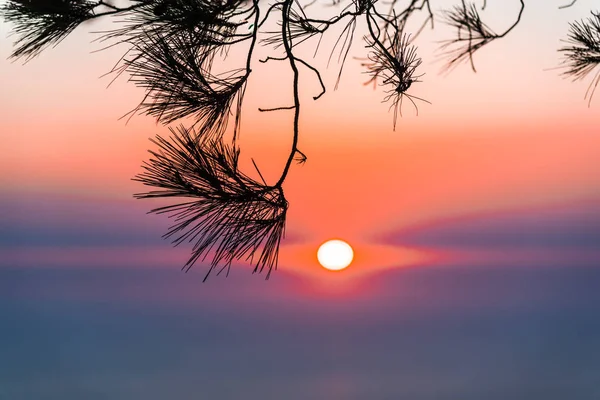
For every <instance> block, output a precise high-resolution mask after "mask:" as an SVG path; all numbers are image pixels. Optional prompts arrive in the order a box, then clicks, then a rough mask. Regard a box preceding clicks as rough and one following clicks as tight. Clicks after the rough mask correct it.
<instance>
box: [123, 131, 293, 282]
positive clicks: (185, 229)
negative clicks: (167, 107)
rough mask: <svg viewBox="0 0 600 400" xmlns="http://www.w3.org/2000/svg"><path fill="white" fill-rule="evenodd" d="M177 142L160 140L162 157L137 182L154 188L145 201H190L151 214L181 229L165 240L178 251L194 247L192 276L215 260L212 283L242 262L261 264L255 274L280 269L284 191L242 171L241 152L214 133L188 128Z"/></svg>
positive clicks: (141, 196)
mask: <svg viewBox="0 0 600 400" xmlns="http://www.w3.org/2000/svg"><path fill="white" fill-rule="evenodd" d="M170 131H171V134H172V135H171V137H170V138H168V139H167V138H163V137H161V136H157V138H156V139H155V140H153V142H154V143H155V144H156V145H157V146H158V150H154V151H150V153H151V154H152V158H150V160H149V161H148V162H146V163H144V166H143V168H144V172H143V173H141V174H139V175H137V176H136V177H135V178H134V180H136V181H139V182H141V183H143V184H144V185H146V186H150V187H152V188H154V189H153V190H151V191H149V192H145V193H140V194H136V195H135V197H136V198H139V199H144V198H177V199H183V198H187V199H190V200H189V201H180V202H178V203H176V204H172V205H168V206H164V207H159V208H156V209H153V210H152V211H151V212H152V213H156V214H167V215H169V217H170V218H173V220H174V225H173V226H172V227H171V228H170V229H169V231H168V232H167V233H166V234H165V235H164V237H165V238H170V239H172V240H173V243H174V244H175V245H180V244H182V243H184V242H189V243H193V251H192V256H191V257H190V259H189V260H188V262H187V263H186V264H185V266H184V269H186V270H189V269H190V268H191V267H192V266H193V265H194V264H195V263H196V262H197V261H199V260H200V261H204V260H205V259H206V258H207V257H209V256H210V257H212V260H211V263H210V265H211V266H210V268H209V270H208V272H207V274H206V277H205V280H206V279H207V278H208V276H209V275H210V274H211V272H213V271H214V270H217V273H220V272H221V271H222V270H224V269H227V270H229V268H230V266H231V263H232V262H233V261H235V260H247V261H249V262H251V263H253V264H254V272H263V271H264V270H267V278H268V277H269V275H270V273H271V271H272V270H273V269H276V268H277V259H278V252H279V244H280V242H281V239H282V237H283V236H284V232H285V217H286V212H287V208H288V202H287V201H286V199H285V197H284V195H283V190H282V189H281V187H277V186H268V185H266V184H264V183H261V182H258V181H255V180H254V179H252V178H250V177H248V176H247V175H245V174H244V173H243V172H241V171H240V170H239V168H238V158H239V150H238V149H236V148H234V147H231V146H227V145H225V144H224V143H223V141H222V139H221V138H220V137H218V136H217V135H214V134H211V133H210V132H196V131H195V130H193V129H186V128H184V127H183V126H180V127H179V128H178V129H177V130H174V129H172V128H171V129H170Z"/></svg>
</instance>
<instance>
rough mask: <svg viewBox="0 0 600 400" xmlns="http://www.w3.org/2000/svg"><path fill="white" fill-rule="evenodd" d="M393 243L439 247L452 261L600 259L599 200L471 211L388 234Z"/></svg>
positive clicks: (567, 261) (571, 261) (565, 262)
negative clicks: (503, 209)
mask: <svg viewBox="0 0 600 400" xmlns="http://www.w3.org/2000/svg"><path fill="white" fill-rule="evenodd" d="M383 240H384V241H385V242H387V243H389V244H393V245H402V246H414V247H417V248H428V249H432V250H433V249H435V250H436V251H438V252H441V253H444V252H445V253H446V254H447V255H448V257H446V260H448V259H451V258H453V257H452V255H454V258H455V259H456V260H459V259H460V261H461V262H467V261H468V262H482V263H484V264H490V263H511V262H516V263H527V264H532V263H538V264H544V265H545V264H547V263H552V264H553V265H558V264H562V265H569V264H582V263H583V264H586V265H590V264H595V265H599V264H600V206H599V205H598V204H595V203H584V204H570V205H562V206H553V207H544V208H535V209H527V210H513V211H509V212H497V213H488V214H478V215H465V216H463V217H460V218H454V219H449V220H444V221H434V222H431V223H428V224H423V225H420V226H414V227H411V228H408V229H403V230H401V231H398V232H394V233H391V234H388V235H386V236H385V237H384V239H383Z"/></svg>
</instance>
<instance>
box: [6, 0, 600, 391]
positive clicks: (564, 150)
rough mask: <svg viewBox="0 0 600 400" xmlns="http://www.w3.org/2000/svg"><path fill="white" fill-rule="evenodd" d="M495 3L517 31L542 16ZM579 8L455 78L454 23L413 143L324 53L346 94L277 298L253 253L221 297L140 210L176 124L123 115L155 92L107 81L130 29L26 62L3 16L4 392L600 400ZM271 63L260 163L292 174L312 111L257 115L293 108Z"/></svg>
mask: <svg viewBox="0 0 600 400" xmlns="http://www.w3.org/2000/svg"><path fill="white" fill-rule="evenodd" d="M0 3H2V1H1V0H0ZM432 3H436V4H435V7H439V6H441V3H444V2H439V1H438V2H432ZM488 3H489V4H488V6H487V9H486V12H485V13H484V14H483V15H484V16H486V17H487V18H488V19H487V20H486V21H487V22H488V25H490V26H491V27H493V28H494V29H496V30H497V31H502V30H503V29H504V28H505V27H506V26H508V25H510V24H511V23H512V20H513V18H514V16H515V13H517V12H518V10H519V5H518V1H489V2H488ZM563 3H565V2H564V1H547V0H532V1H528V2H527V3H526V8H525V11H524V14H523V20H522V23H521V24H520V25H518V26H517V27H516V28H515V30H514V31H513V32H511V33H510V34H509V35H507V36H506V37H505V38H503V39H502V40H498V41H497V42H494V43H491V44H490V45H489V46H486V47H484V48H483V49H482V50H480V51H479V52H477V53H476V54H475V57H474V60H475V65H476V67H477V73H473V71H472V70H471V69H470V68H469V66H468V65H460V66H459V67H458V68H456V69H455V70H453V71H452V72H450V73H449V74H440V70H441V69H442V67H443V61H437V58H438V57H439V54H438V53H437V50H436V49H437V48H438V44H439V43H438V42H439V41H440V40H444V39H447V38H449V37H452V34H453V32H452V31H451V30H449V29H448V28H446V27H444V26H443V25H442V24H441V23H437V24H436V29H435V30H433V31H430V30H425V31H424V32H423V34H422V35H421V36H419V38H418V40H417V41H416V44H417V45H418V46H419V55H420V56H421V57H422V58H423V65H422V67H421V68H422V71H421V72H423V73H425V75H424V76H423V78H422V80H423V82H422V83H418V84H414V85H413V88H414V89H411V93H412V94H414V95H416V96H419V97H422V98H425V99H427V100H428V101H430V102H431V103H432V104H425V103H419V113H418V116H417V115H416V112H415V110H414V108H412V106H411V105H410V104H408V103H407V104H405V107H404V108H403V117H402V118H399V119H398V123H397V126H396V129H395V131H394V130H393V129H392V128H393V123H392V112H389V111H388V108H389V104H385V103H381V100H382V98H383V97H384V94H383V91H382V90H381V89H377V90H373V88H372V86H364V85H363V84H362V83H363V82H365V81H366V79H367V75H365V74H363V70H362V69H361V67H360V61H359V60H355V59H349V60H348V61H347V64H346V66H345V68H344V73H343V76H342V80H341V83H340V87H339V89H338V90H337V91H334V90H333V86H334V85H335V78H336V74H337V65H335V63H334V62H332V64H331V65H330V67H329V68H328V69H326V67H327V56H328V52H327V50H322V51H321V52H319V53H318V54H317V57H316V58H315V60H314V64H315V65H316V66H318V67H320V68H322V69H323V70H324V71H326V72H325V73H324V80H325V84H326V86H327V89H328V92H327V93H326V95H325V96H323V97H322V98H321V99H320V100H318V101H316V102H314V101H312V100H311V96H312V95H314V93H316V92H318V89H319V87H318V83H317V82H316V81H315V79H314V75H311V74H310V73H308V72H304V73H303V74H302V75H301V88H302V90H301V91H302V96H303V111H302V116H301V120H300V145H299V148H300V149H301V150H302V152H303V153H304V154H306V155H307V157H308V160H307V162H306V164H304V165H295V166H293V167H292V170H291V173H290V176H289V179H288V180H287V181H286V184H285V186H284V189H285V192H286V198H287V200H288V201H289V202H290V208H289V212H288V222H287V228H286V239H285V240H284V241H283V243H282V247H281V256H280V260H279V267H278V270H277V271H275V272H274V273H273V274H272V275H271V279H270V280H269V281H266V282H265V281H264V275H252V274H251V267H250V266H248V265H245V264H243V263H240V264H239V265H235V266H234V267H233V268H232V271H231V273H230V276H229V277H228V278H225V277H224V276H219V277H216V276H213V277H211V278H210V279H209V280H208V282H206V283H202V282H201V280H202V278H203V277H204V274H205V272H206V270H207V266H206V265H203V264H201V263H199V264H197V265H196V266H195V267H194V268H193V269H192V270H191V271H190V272H189V273H188V274H184V273H183V272H180V267H181V266H182V265H183V264H184V263H185V261H186V260H187V257H188V256H189V250H190V248H189V247H183V246H182V247H178V248H172V247H171V245H170V244H169V243H168V242H167V241H163V240H162V239H161V235H162V234H163V233H164V232H165V231H166V229H167V228H168V227H169V221H168V219H167V218H165V217H164V216H156V215H147V214H146V212H147V211H148V210H149V209H150V208H152V207H153V206H155V205H157V204H159V203H160V204H164V203H161V202H153V201H142V200H135V199H133V196H132V195H133V194H134V193H138V192H141V191H144V187H143V186H141V184H139V183H137V182H133V181H132V180H131V178H132V177H133V176H134V175H135V174H137V173H139V172H141V168H140V166H141V163H142V162H143V161H144V160H146V159H147V157H148V153H147V150H148V149H150V148H153V147H152V146H153V145H152V144H151V143H150V141H149V138H152V137H153V136H154V135H156V134H159V133H162V134H165V133H166V132H167V128H166V127H164V126H161V125H157V124H156V122H155V121H154V120H153V119H152V118H150V117H145V116H135V117H133V118H132V119H131V120H130V121H129V122H128V123H126V118H125V119H119V118H120V117H121V116H123V115H124V114H126V113H127V112H128V111H130V110H131V109H132V108H134V107H135V106H136V105H137V103H138V102H139V101H140V100H141V98H142V96H143V91H141V90H140V89H137V88H135V87H134V86H133V84H131V83H128V82H127V79H126V78H125V77H121V78H120V79H118V80H116V81H115V82H114V83H113V84H112V85H111V86H110V87H109V88H107V85H108V84H109V83H110V81H111V77H101V76H102V75H103V74H104V73H106V72H108V71H109V70H110V68H111V67H112V66H113V65H114V64H115V62H117V60H118V59H119V57H120V56H121V55H122V53H123V48H120V47H116V48H111V49H108V50H104V51H101V52H94V53H92V51H93V50H97V49H99V48H101V47H102V46H101V45H100V44H99V43H90V42H91V41H92V40H93V39H94V38H96V37H97V35H93V34H90V33H88V31H94V30H98V31H99V30H102V29H103V28H106V27H110V24H108V25H107V24H103V23H94V24H89V25H86V26H84V27H83V28H80V29H77V30H76V31H75V33H74V34H73V35H71V36H69V37H68V38H67V39H66V40H65V41H63V42H62V43H61V44H60V45H59V46H58V47H56V48H54V49H49V50H47V51H45V52H44V53H43V54H42V55H41V56H40V57H38V58H36V59H34V60H32V61H31V62H29V63H27V64H26V65H22V63H21V62H19V61H16V62H11V61H10V60H7V58H8V56H9V54H10V53H11V48H12V40H13V39H12V38H11V37H9V36H8V33H9V31H10V29H11V28H10V26H9V25H8V24H7V23H5V22H4V21H1V22H0V88H1V89H0V92H1V95H0V109H1V110H2V118H0V136H1V141H2V149H3V152H2V157H0V185H1V187H2V190H1V192H0V193H1V195H0V220H1V224H0V320H1V321H5V322H6V325H4V322H3V323H2V327H3V329H0V360H7V359H8V360H9V362H8V363H6V362H0V400H4V399H5V398H6V399H11V400H12V399H59V398H60V399H71V398H73V399H79V398H86V399H118V398H127V399H137V398H144V399H164V398H174V399H180V398H181V399H184V398H185V399H188V398H199V399H213V398H214V399H238V398H242V396H244V397H243V398H247V399H284V398H285V399H291V400H294V399H313V398H314V399H334V400H335V399H340V400H344V399H367V398H368V399H400V398H402V399H404V398H410V399H415V400H419V399H422V400H429V399H431V400H433V399H436V400H438V399H458V398H460V399H465V400H479V399H488V400H494V399H508V398H510V399H523V400H525V399H527V400H530V399H542V398H543V399H549V400H554V399H556V400H558V399H561V400H562V399H565V398H573V399H581V400H588V399H589V400H592V399H596V398H598V396H600V392H599V389H598V385H597V382H598V381H600V320H599V319H598V315H600V290H599V289H600V268H599V267H600V262H599V260H600V174H599V168H598V162H599V160H600V135H599V132H598V127H599V122H600V93H597V94H596V99H595V100H594V101H592V103H591V106H590V107H588V104H587V100H584V94H585V91H586V89H587V86H588V84H589V81H580V82H571V81H570V80H568V79H564V78H563V77H561V76H560V75H559V74H560V70H555V69H553V68H555V67H557V66H558V65H559V64H560V62H561V58H560V54H559V53H558V52H557V51H556V50H557V49H558V48H559V47H561V46H562V45H563V43H562V42H561V39H564V38H565V37H566V34H567V31H568V23H569V21H574V20H577V19H581V18H583V17H587V16H588V15H589V11H590V10H593V9H594V8H593V7H594V5H595V6H596V7H597V4H595V2H594V1H591V0H586V1H583V0H579V1H578V2H577V3H576V5H575V6H573V7H571V8H568V9H564V10H559V9H558V7H559V6H560V5H563ZM448 4H450V2H448ZM452 4H454V3H452ZM436 10H438V11H439V8H436V9H434V11H436ZM417 25H418V24H417ZM417 25H415V26H417ZM361 36H362V33H361V32H357V35H356V40H355V45H354V47H353V51H352V55H353V56H356V57H361V56H364V55H365V50H364V48H363V46H362V42H361V41H360V40H359V39H360V37H361ZM331 44H332V43H331V41H329V42H328V41H324V44H323V46H324V47H323V48H324V49H328V47H326V46H327V45H330V47H331ZM309 47H310V46H309ZM330 47H329V48H330ZM307 49H308V50H307V51H309V53H310V48H307ZM269 51H271V50H269V49H268V48H262V49H260V50H259V53H258V55H257V58H259V57H260V58H262V57H263V56H265V55H267V54H269ZM235 60H236V55H235V54H233V55H232V59H231V60H230V61H231V62H235ZM255 64H256V66H253V75H252V76H251V79H250V82H249V84H248V88H247V92H246V93H247V94H246V98H245V104H244V107H245V108H244V113H243V120H242V133H241V149H242V158H243V164H244V166H245V167H247V170H248V172H249V173H252V167H251V163H250V159H251V158H254V159H255V160H256V162H257V164H258V165H259V167H260V168H261V171H263V172H264V174H265V177H266V178H267V180H268V181H270V182H274V181H275V180H276V179H277V177H278V175H279V173H280V171H281V168H282V167H283V164H284V162H285V158H286V157H287V154H288V151H289V146H290V143H291V135H292V130H291V128H292V125H291V121H292V118H291V113H290V112H287V111H282V112H277V113H268V114H264V113H259V112H258V111H257V108H258V107H267V108H268V107H275V106H280V105H282V104H284V103H286V101H289V100H288V99H289V95H290V94H291V80H290V77H291V75H290V74H289V71H287V70H286V69H285V67H283V66H282V65H277V64H276V63H274V64H270V63H268V64H264V65H263V64H259V63H258V62H255ZM248 167H249V168H248ZM331 238H341V239H344V240H345V241H347V242H348V243H350V244H351V245H352V246H353V248H354V252H355V256H356V258H355V261H354V263H353V264H352V265H350V267H349V268H347V269H346V270H343V271H341V272H330V271H326V270H324V269H323V268H322V267H321V266H319V264H318V263H317V259H316V250H317V247H318V246H319V244H321V243H322V242H323V241H325V240H327V239H331ZM5 326H6V327H7V328H8V329H4V327H5ZM6 356H8V357H6ZM303 393H304V394H303ZM292 394H293V395H292ZM294 396H295V397H294Z"/></svg>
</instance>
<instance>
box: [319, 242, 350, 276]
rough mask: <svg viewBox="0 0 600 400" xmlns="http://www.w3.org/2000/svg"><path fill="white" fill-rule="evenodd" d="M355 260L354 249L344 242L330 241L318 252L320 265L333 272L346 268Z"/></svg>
mask: <svg viewBox="0 0 600 400" xmlns="http://www.w3.org/2000/svg"><path fill="white" fill-rule="evenodd" d="M353 258H354V251H353V250H352V247H350V245H349V244H348V243H346V242H344V241H343V240H337V239H336V240H328V241H326V242H325V243H323V244H322V245H321V246H320V247H319V250H318V251H317V259H318V260H319V264H321V265H322V266H323V267H324V268H326V269H328V270H331V271H339V270H341V269H344V268H346V267H347V266H348V265H350V263H351V262H352V259H353Z"/></svg>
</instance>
